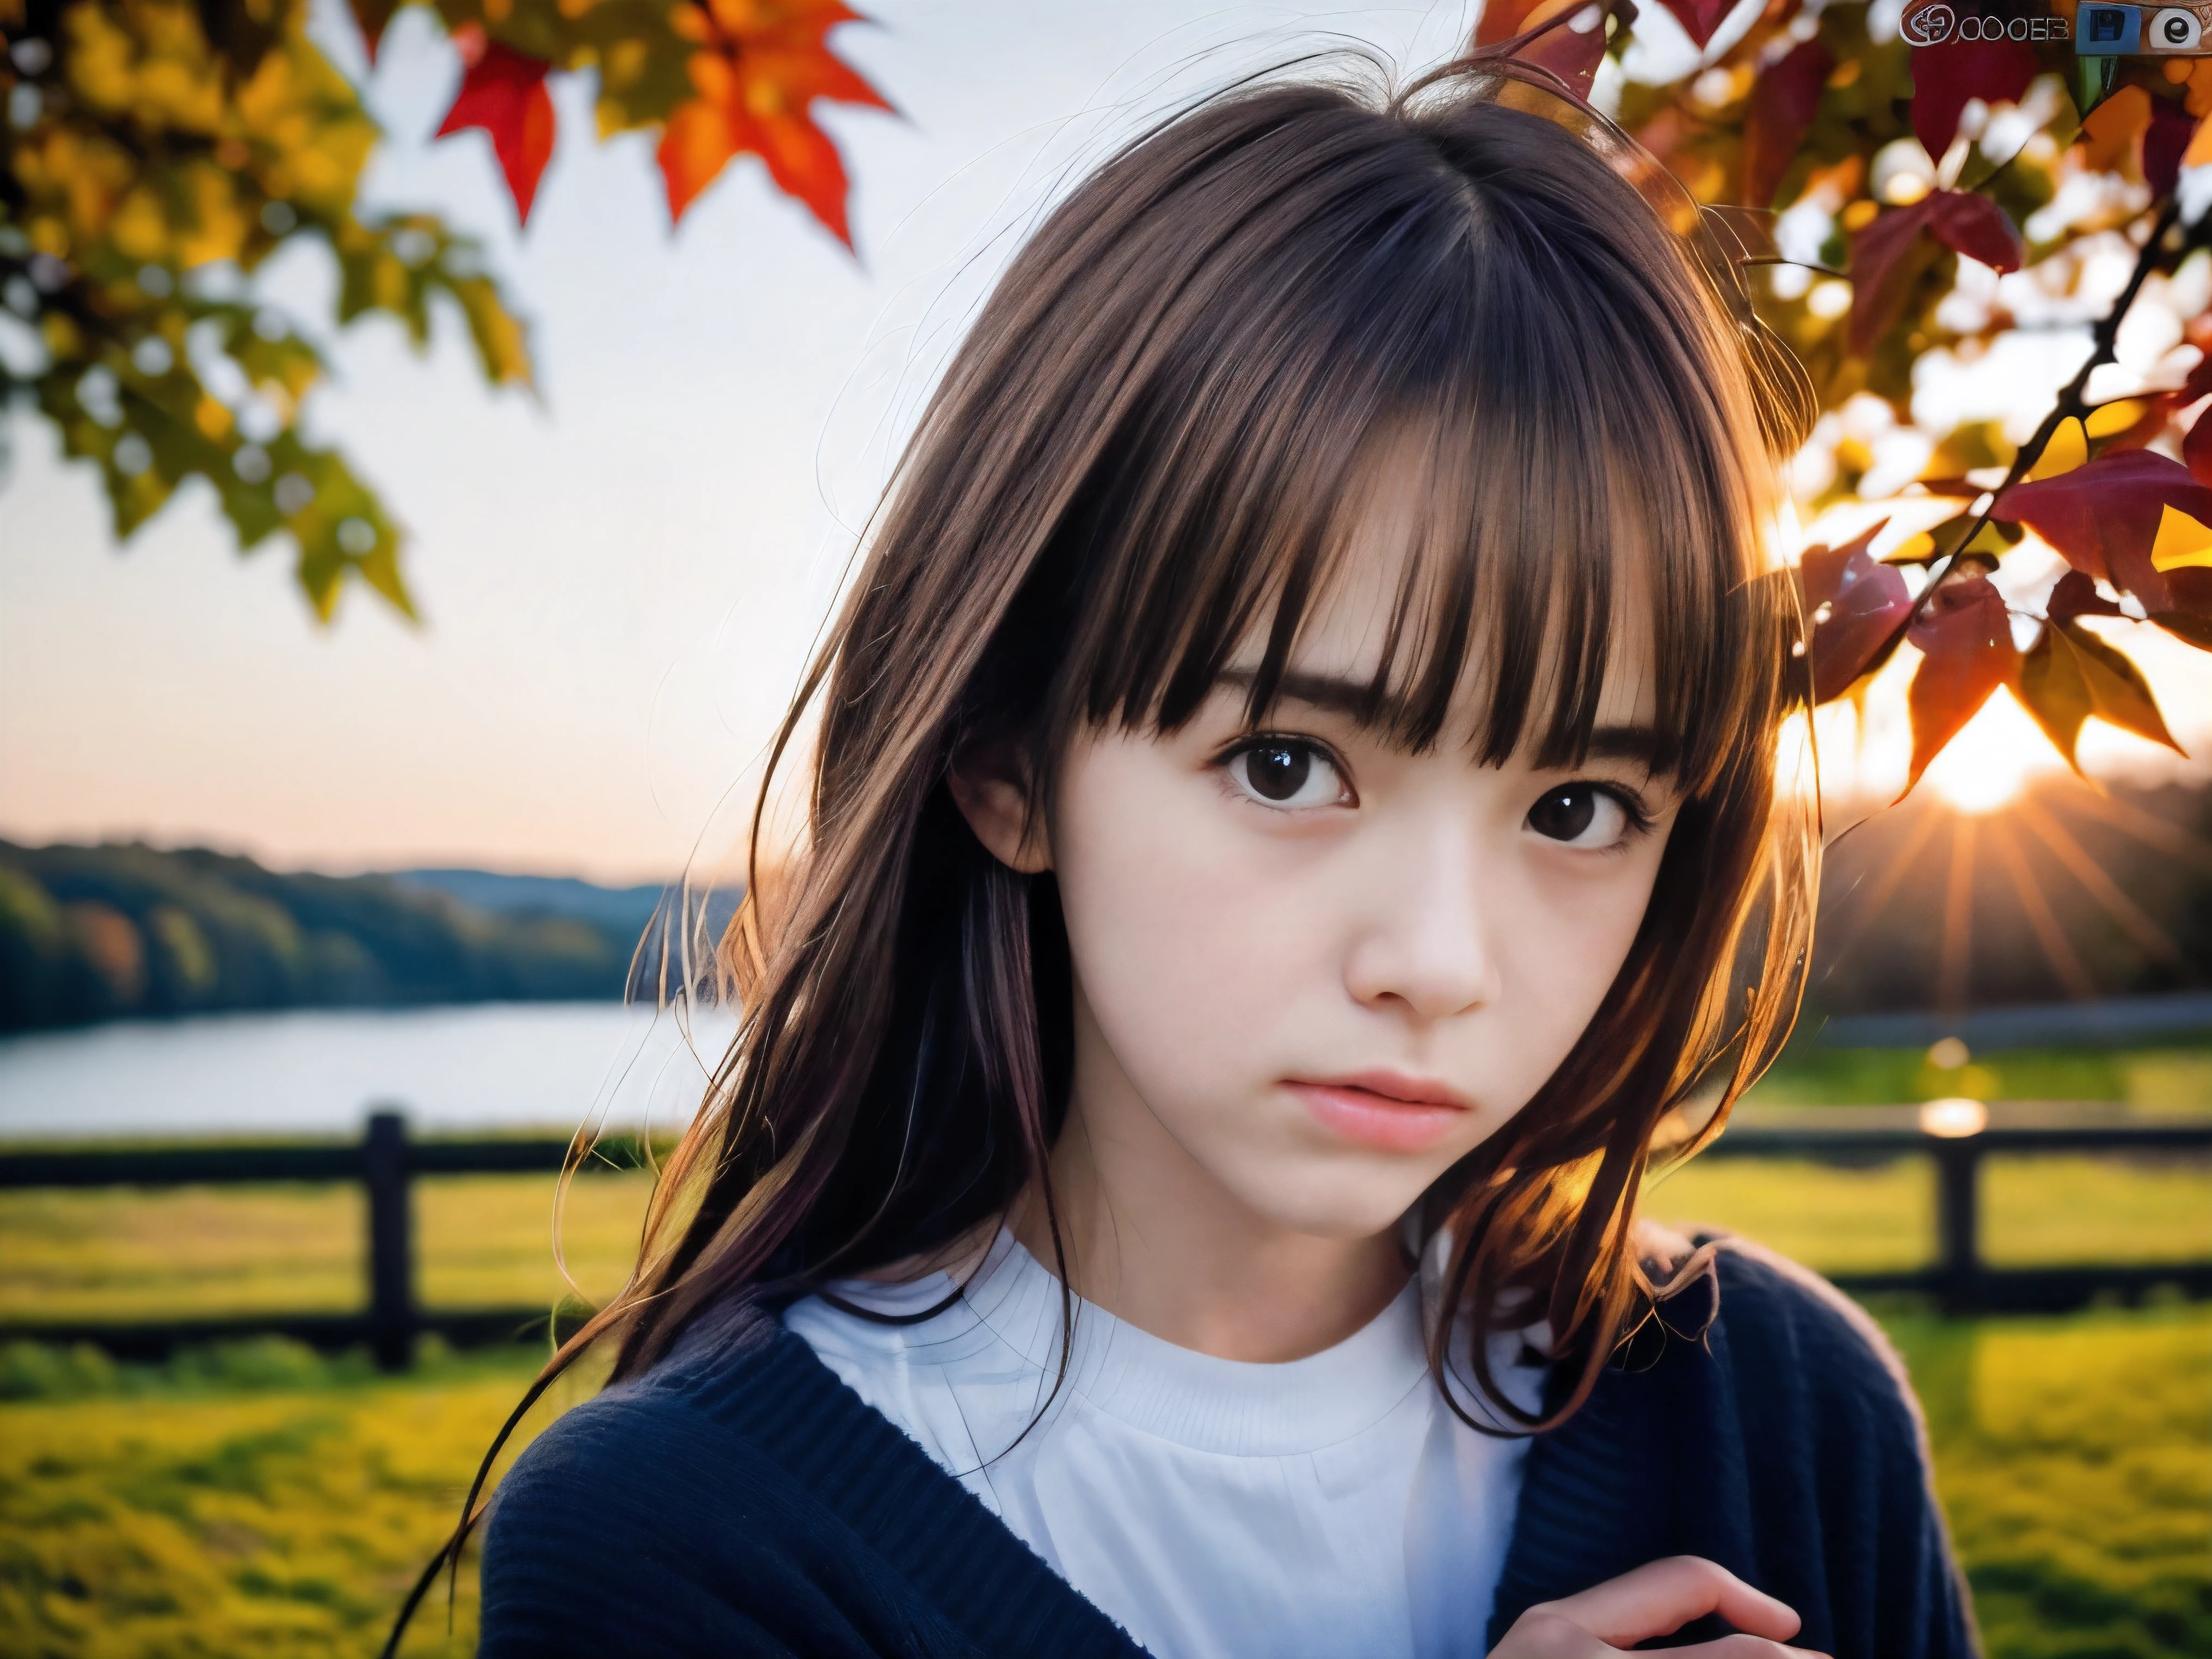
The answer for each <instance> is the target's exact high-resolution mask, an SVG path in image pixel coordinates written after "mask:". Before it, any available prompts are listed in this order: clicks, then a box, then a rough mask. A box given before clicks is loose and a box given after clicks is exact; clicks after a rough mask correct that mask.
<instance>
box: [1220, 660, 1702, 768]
mask: <svg viewBox="0 0 2212 1659" xmlns="http://www.w3.org/2000/svg"><path fill="white" fill-rule="evenodd" d="M1257 678H1259V676H1258V675H1257V674H1255V672H1254V671H1252V670H1250V669H1249V668H1225V669H1223V670H1222V671H1221V672H1220V673H1219V674H1218V676H1216V677H1215V684H1218V685H1225V686H1231V687H1233V688H1235V689H1237V690H1242V691H1247V692H1249V690H1251V689H1252V683H1253V682H1254V681H1255V680H1256V679H1257ZM1276 686H1277V690H1276V696H1277V699H1278V700H1279V701H1280V702H1302V703H1304V704H1305V705H1306V706H1307V707H1308V708H1319V709H1322V710H1324V711H1326V712H1327V713H1329V714H1342V715H1345V716H1346V717H1347V718H1349V719H1352V720H1358V722H1359V723H1360V724H1361V725H1363V726H1374V725H1383V724H1388V723H1389V715H1390V713H1391V707H1390V705H1391V701H1392V700H1391V699H1389V698H1388V697H1384V698H1380V699H1378V698H1377V697H1376V694H1375V688H1374V687H1373V686H1372V685H1371V684H1368V683H1367V682H1365V681H1363V680H1355V679H1352V678H1349V677H1348V676H1346V675H1341V674H1316V673H1308V672H1300V671H1295V670H1292V671H1285V673H1284V675H1283V676H1282V678H1280V679H1279V681H1277V682H1276ZM1664 746H1665V745H1664V744H1662V743H1661V741H1660V738H1659V731H1658V728H1657V727H1656V726H1638V725H1617V726H1597V727H1595V728H1594V729H1593V730H1592V731H1591V732H1590V734H1589V746H1588V748H1587V749H1586V750H1584V751H1583V758H1584V759H1585V760H1608V761H1628V762H1631V763H1633V764H1636V765H1639V766H1641V767H1643V768H1644V770H1645V771H1647V772H1656V770H1657V769H1658V768H1657V761H1658V758H1659V755H1660V751H1661V750H1662V748H1663V747H1664Z"/></svg>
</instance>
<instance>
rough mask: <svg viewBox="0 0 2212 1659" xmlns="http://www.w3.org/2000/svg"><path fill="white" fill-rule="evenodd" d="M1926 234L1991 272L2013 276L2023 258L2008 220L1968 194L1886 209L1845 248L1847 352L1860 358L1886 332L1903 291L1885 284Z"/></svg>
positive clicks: (1937, 193) (1943, 194)
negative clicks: (1847, 256)
mask: <svg viewBox="0 0 2212 1659" xmlns="http://www.w3.org/2000/svg"><path fill="white" fill-rule="evenodd" d="M1923 230H1924V231H1927V232H1928V233H1929V234H1931V235H1933V236H1934V237H1935V238H1936V240H1937V241H1939V242H1941V243H1942V245H1943V246H1945V247H1948V248H1949V249H1950V250H1951V251H1952V252H1954V253H1958V254H1962V255H1964V256H1965V257H1966V258H1969V259H1978V260H1979V261H1981V263H1982V264H1985V265H1987V266H1989V267H1990V269H1991V270H1996V271H2008V270H2019V269H2020V267H2021V262H2022V261H2023V260H2024V259H2025V258H2027V245H2026V244H2025V243H2024V242H2023V241H2022V240H2021V234H2020V228H2019V227H2018V226H2016V225H2015V224H2014V223H2013V222H2012V216H2011V215H2010V214H2008V213H2007V212H2006V211H2005V210H2003V209H2002V208H2001V207H1999V206H1998V205H1997V204H1996V203H1995V202H1992V201H1991V200H1990V198H1989V197H1986V196H1984V195H1981V194H1979V193H1978V192H1976V191H1971V190H1931V191H1929V192H1928V194H1927V195H1925V196H1923V197H1921V198H1920V199H1919V200H1918V201H1917V202H1915V203H1913V204H1911V206H1909V207H1899V208H1892V209H1891V210H1889V211H1888V212H1887V213H1885V214H1882V215H1881V216H1879V217H1877V218H1876V219H1875V221H1874V222H1873V223H1871V224H1869V225H1868V226H1867V227H1866V228H1864V229H1863V230H1862V231H1860V232H1859V234H1857V237H1855V238H1854V239H1853V240H1852V242H1851V322H1850V347H1851V349H1852V351H1854V352H1855V353H1857V354H1858V355H1860V356H1864V355H1865V354H1866V353H1867V352H1869V351H1870V350H1872V349H1874V343H1875V340H1876V339H1878V338H1879V337H1881V334H1882V332H1883V331H1884V330H1886V329H1887V328H1888V326H1889V325H1890V323H1891V321H1892V320H1893V319H1894V318H1895V316H1896V314H1897V307H1899V305H1900V304H1901V303H1902V302H1903V301H1904V298H1905V294H1904V289H1905V287H1906V286H1907V285H1906V284H1905V283H1901V282H1893V281H1892V280H1891V278H1892V276H1893V274H1894V273H1895V272H1896V270H1897V269H1898V266H1899V262H1900V261H1901V260H1903V259H1904V258H1905V253H1906V252H1907V251H1908V250H1909V249H1910V248H1911V246H1912V245H1913V244H1914V243H1915V242H1917V241H1918V240H1920V233H1921V232H1922V231H1923Z"/></svg>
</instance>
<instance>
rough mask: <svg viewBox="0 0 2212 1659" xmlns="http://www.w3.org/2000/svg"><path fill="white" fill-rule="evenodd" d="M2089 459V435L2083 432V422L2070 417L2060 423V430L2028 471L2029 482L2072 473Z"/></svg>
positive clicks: (2052, 436) (2053, 435)
mask: <svg viewBox="0 0 2212 1659" xmlns="http://www.w3.org/2000/svg"><path fill="white" fill-rule="evenodd" d="M2087 459H2089V435H2088V434H2087V433H2086V432H2084V431H2082V430H2081V422H2079V421H2077V420H2075V418H2074V417H2073V416H2071V415H2069V416H2067V417H2066V418H2065V419H2064V420H2063V421H2061V422H2059V423H2058V430H2057V431H2056V432H2054V433H2052V434H2051V441H2050V442H2049V443H2047V444H2045V446H2044V447H2043V453H2042V454H2040V455H2039V456H2037V457H2036V458H2035V465H2033V466H2032V467H2030V468H2028V470H2027V481H2028V482H2029V483H2036V482H2038V481H2039V480H2040V479H2044V478H2055V477H2057V476H2058V475H2059V474H2060V473H2062V472H2071V471H2073V470H2074V469H2075V467H2077V466H2079V465H2081V463H2082V462H2084V461H2086V460H2087Z"/></svg>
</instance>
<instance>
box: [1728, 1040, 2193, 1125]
mask: <svg viewBox="0 0 2212 1659" xmlns="http://www.w3.org/2000/svg"><path fill="white" fill-rule="evenodd" d="M1953 1095H1969V1096H1972V1097H1973V1098H1975V1099H1977V1100H2098V1101H2116V1102H2120V1103H2125V1104H2127V1105H2130V1106H2133V1107H2135V1108H2136V1109H2137V1110H2139V1111H2145V1112H2189V1113H2201V1112H2203V1110H2204V1109H2205V1107H2206V1106H2207V1105H2208V1104H2212V1045H2206V1044H2202V1043H2200V1044H2198V1045H2197V1046H2195V1047H2190V1048H2139V1049H2112V1050H2102V1049H2095V1048H2050V1049H2036V1048H2022V1049H2008V1050H2006V1051H2004V1052H2002V1053H1991V1054H1977V1055H1975V1056H1974V1057H1973V1059H1972V1061H1971V1063H1969V1064H1967V1065H1966V1066H1959V1067H1957V1068H1955V1069H1954V1070H1948V1071H1947V1070H1944V1069H1942V1068H1941V1067H1938V1066H1931V1065H1929V1063H1928V1054H1927V1051H1926V1050H1925V1049H1922V1048H1814V1047H1813V1046H1812V1045H1811V1044H1809V1043H1801V1044H1799V1045H1796V1046H1795V1047H1793V1048H1790V1050H1789V1052H1787V1053H1786V1054H1784V1055H1783V1057H1782V1058H1781V1059H1780V1060H1778V1061H1777V1062H1776V1063H1775V1065H1774V1066H1773V1067H1772V1069H1771V1070H1770V1071H1769V1072H1768V1073H1766V1075H1765V1077H1763V1078H1761V1079H1759V1084H1758V1086H1757V1087H1755V1088H1753V1090H1752V1091H1751V1093H1750V1095H1749V1096H1748V1097H1747V1104H1751V1105H1761V1104H1763V1105H1769V1106H1852V1105H1866V1106H1887V1105H1892V1104H1894V1103H1897V1102H1899V1101H1916V1100H1939V1099H1942V1098H1944V1097H1948V1096H1953Z"/></svg>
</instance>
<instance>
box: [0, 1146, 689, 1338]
mask: <svg viewBox="0 0 2212 1659" xmlns="http://www.w3.org/2000/svg"><path fill="white" fill-rule="evenodd" d="M649 1190H650V1188H649V1184H648V1182H647V1177H646V1176H643V1175H640V1174H634V1173H632V1174H598V1173H595V1174H592V1175H588V1176H579V1177H578V1178H577V1179H576V1180H575V1181H574V1182H571V1183H570V1185H569V1188H568V1203H567V1207H566V1211H565V1212H564V1215H563V1218H562V1242H563V1245H564V1248H565V1249H566V1251H567V1254H568V1268H569V1272H570V1273H572V1274H573V1275H574V1279H575V1280H576V1283H577V1285H579V1286H580V1288H581V1290H582V1291H583V1292H584V1294H585V1295H586V1297H588V1298H590V1299H593V1300H599V1299H604V1298H605V1297H607V1296H609V1295H611V1293H612V1292H613V1291H616V1290H618V1289H619V1288H621V1285H622V1282H623V1278H624V1276H625V1275H626V1274H627V1273H628V1272H629V1263H630V1261H631V1260H632V1259H633V1258H634V1257H635V1255H636V1252H637V1235H638V1225H639V1222H640V1220H641V1218H642V1216H643V1214H644V1212H645V1200H646V1197H647V1193H648V1191H649ZM415 1214H416V1256H417V1260H418V1261H420V1263H421V1264H422V1265H421V1269H420V1273H419V1277H418V1282H419V1284H420V1285H421V1287H422V1299H423V1301H424V1302H425V1303H426V1304H428V1305H430V1306H432V1307H454V1308H470V1307H532V1306H548V1307H550V1306H551V1305H552V1304H554V1303H556V1302H557V1301H559V1300H560V1299H561V1298H562V1296H563V1294H564V1293H566V1292H567V1290H568V1287H567V1285H564V1284H563V1282H562V1278H561V1274H560V1272H559V1270H558V1269H557V1268H556V1266H555V1265H554V1261H553V1251H552V1217H553V1182H552V1179H551V1177H550V1176H429V1177H425V1178H424V1179H422V1180H420V1181H418V1182H416V1183H415ZM366 1225H367V1223H366V1221H365V1218H364V1206H363V1203H362V1194H361V1188H359V1187H358V1186H357V1185H332V1186H317V1185H283V1186H264V1187H234V1188H223V1187H180V1188H172V1189H155V1190H133V1189H131V1188H94V1189H91V1190H88V1191H82V1192H70V1191H34V1192H22V1193H9V1194H0V1263H4V1264H5V1267H4V1272H0V1319H8V1320H15V1321H29V1320H55V1321H60V1320H107V1319H113V1320H121V1319H128V1318H134V1317H135V1318H149V1317H155V1316H162V1317H168V1318H190V1317H199V1316H213V1315H217V1314H231V1313H246V1312H252V1313H273V1312H276V1311H279V1310H298V1311H313V1312H342V1311H344V1310H348V1309H352V1308H357V1307H359V1306H361V1304H362V1296H363V1291H362V1284H363V1282H364V1276H365V1273H366V1269H365V1267H364V1265H363V1261H364V1249H365V1247H364V1242H363V1241H364V1236H365V1230H366Z"/></svg>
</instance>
